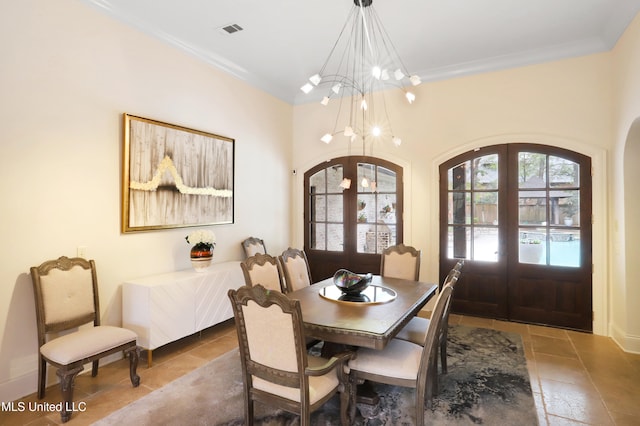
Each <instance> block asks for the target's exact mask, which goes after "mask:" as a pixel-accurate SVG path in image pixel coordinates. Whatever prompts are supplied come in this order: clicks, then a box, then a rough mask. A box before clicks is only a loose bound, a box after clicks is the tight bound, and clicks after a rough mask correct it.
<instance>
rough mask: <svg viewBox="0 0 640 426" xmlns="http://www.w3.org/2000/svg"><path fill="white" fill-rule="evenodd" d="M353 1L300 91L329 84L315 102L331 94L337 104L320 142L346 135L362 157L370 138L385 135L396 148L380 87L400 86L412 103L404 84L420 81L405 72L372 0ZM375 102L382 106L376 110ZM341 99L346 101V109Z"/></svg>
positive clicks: (324, 101) (325, 101) (397, 140)
mask: <svg viewBox="0 0 640 426" xmlns="http://www.w3.org/2000/svg"><path fill="white" fill-rule="evenodd" d="M353 2H354V6H353V7H352V8H351V12H350V13H349V16H348V17H347V20H346V22H345V24H344V26H343V27H342V31H341V32H340V35H339V36H338V40H336V43H335V44H334V46H333V48H332V49H331V51H330V52H329V56H328V57H327V59H326V61H325V63H324V65H323V66H322V68H321V69H320V71H319V72H318V73H317V74H314V75H312V76H311V77H309V81H308V82H307V83H306V84H305V85H304V86H302V87H301V90H302V91H303V92H304V93H309V92H311V91H312V90H314V89H316V88H317V87H318V90H319V86H323V85H326V86H328V90H327V93H326V95H325V96H324V97H323V98H322V101H321V102H320V103H321V104H322V105H324V106H327V105H328V104H329V102H330V101H331V100H332V99H333V98H338V101H337V102H340V104H339V106H338V114H337V117H336V121H335V125H334V128H333V131H332V132H328V133H326V134H325V135H324V136H322V137H321V138H320V140H321V141H323V142H324V143H327V144H328V143H330V142H331V141H332V140H333V137H334V136H335V135H336V134H339V133H343V134H344V136H346V137H347V138H349V142H350V143H352V142H354V141H356V140H357V139H358V138H361V139H362V150H363V155H364V151H365V143H366V142H367V140H372V138H390V139H391V141H392V142H393V144H394V145H395V146H400V144H401V143H402V141H401V139H400V138H399V137H398V136H396V135H395V134H394V133H393V130H392V128H391V124H390V121H389V116H388V114H387V107H386V102H385V98H384V90H385V88H387V87H388V86H391V87H393V86H395V87H399V88H400V89H402V91H403V92H404V94H405V97H406V99H407V101H408V102H409V103H410V104H411V103H413V101H414V100H415V99H416V97H415V94H413V92H411V91H410V90H409V88H410V87H411V86H417V85H418V84H420V82H421V81H420V77H418V76H417V75H410V74H409V72H407V69H406V67H405V66H404V64H403V62H402V60H401V59H400V56H399V55H398V52H397V50H396V49H395V47H394V45H393V43H392V42H391V40H390V39H389V36H388V34H387V32H386V30H385V28H384V26H383V25H382V22H381V20H380V18H379V17H378V15H377V13H376V11H375V9H374V7H373V6H372V4H371V3H372V2H373V0H353ZM340 52H341V53H340ZM330 67H331V68H330ZM334 67H335V68H334ZM330 69H335V71H329V70H330ZM374 101H377V102H378V105H381V107H380V106H379V107H378V108H379V109H378V110H376V105H375V103H374ZM345 103H347V104H348V105H347V106H346V107H345V105H344V104H345ZM343 126H344V127H343Z"/></svg>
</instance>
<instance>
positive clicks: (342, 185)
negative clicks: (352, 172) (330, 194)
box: [340, 178, 351, 189]
mask: <svg viewBox="0 0 640 426" xmlns="http://www.w3.org/2000/svg"><path fill="white" fill-rule="evenodd" d="M340 188H343V189H349V188H351V179H347V178H344V179H342V182H340Z"/></svg>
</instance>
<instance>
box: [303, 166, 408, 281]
mask: <svg viewBox="0 0 640 426" xmlns="http://www.w3.org/2000/svg"><path fill="white" fill-rule="evenodd" d="M402 189H403V187H402V168H401V167H400V166H397V165H395V164H393V163H391V162H388V161H385V160H382V159H379V158H373V157H367V156H348V157H340V158H335V159H333V160H331V161H328V162H324V163H321V164H318V165H317V166H315V167H313V168H311V169H310V170H308V171H307V172H305V174H304V191H305V206H304V224H305V229H304V249H305V252H306V254H307V258H308V260H309V266H310V269H311V276H312V279H313V280H314V281H319V280H321V279H324V278H328V277H330V276H332V275H333V274H334V273H335V272H336V271H337V270H338V269H341V268H345V269H349V270H350V271H353V272H356V273H367V272H371V273H376V274H377V273H379V272H380V254H381V253H382V251H383V250H384V249H385V248H387V247H389V246H391V245H394V244H398V243H401V242H402V209H403V201H402V192H403V191H402Z"/></svg>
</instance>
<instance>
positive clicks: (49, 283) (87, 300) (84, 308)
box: [40, 265, 94, 324]
mask: <svg viewBox="0 0 640 426" xmlns="http://www.w3.org/2000/svg"><path fill="white" fill-rule="evenodd" d="M61 282H62V283H61ZM40 283H41V286H42V299H43V304H44V306H45V311H44V317H45V318H44V322H45V324H55V323H59V322H64V321H67V320H69V319H75V318H79V317H82V316H84V315H87V314H92V313H93V309H94V305H93V292H92V290H91V289H92V277H91V269H84V268H82V267H81V266H80V265H75V266H74V267H72V268H71V269H70V270H69V271H64V270H60V269H51V270H50V271H49V273H48V274H47V275H42V276H41V277H40ZM62 284H64V285H62Z"/></svg>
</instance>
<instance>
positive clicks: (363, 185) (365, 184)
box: [360, 177, 369, 188]
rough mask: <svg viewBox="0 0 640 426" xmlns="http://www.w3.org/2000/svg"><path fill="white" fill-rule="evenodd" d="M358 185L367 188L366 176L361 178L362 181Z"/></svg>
mask: <svg viewBox="0 0 640 426" xmlns="http://www.w3.org/2000/svg"><path fill="white" fill-rule="evenodd" d="M360 186H361V187H363V188H368V187H369V181H368V180H367V178H366V177H363V178H362V182H360Z"/></svg>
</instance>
